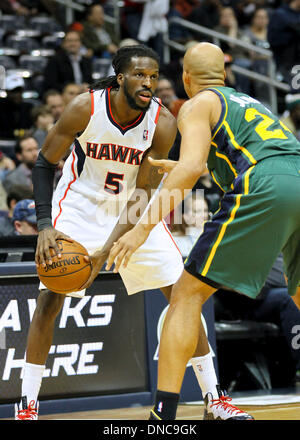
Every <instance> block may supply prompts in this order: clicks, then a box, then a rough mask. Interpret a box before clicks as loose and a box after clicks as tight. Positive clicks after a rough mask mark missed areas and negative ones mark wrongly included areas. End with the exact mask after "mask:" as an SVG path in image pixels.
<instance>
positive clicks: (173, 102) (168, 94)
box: [156, 77, 185, 118]
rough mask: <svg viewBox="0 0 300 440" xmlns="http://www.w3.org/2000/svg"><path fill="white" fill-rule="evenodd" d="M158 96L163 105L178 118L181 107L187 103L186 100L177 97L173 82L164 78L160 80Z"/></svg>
mask: <svg viewBox="0 0 300 440" xmlns="http://www.w3.org/2000/svg"><path fill="white" fill-rule="evenodd" d="M156 96H157V97H158V98H160V99H161V101H162V103H163V105H164V106H165V107H167V109H168V110H170V112H171V113H172V115H173V116H175V118H177V115H178V112H179V110H180V107H181V106H182V104H183V103H184V102H185V99H179V98H178V97H177V96H176V93H175V88H174V84H173V83H172V81H171V80H169V79H168V78H164V77H160V78H159V81H158V83H157V89H156Z"/></svg>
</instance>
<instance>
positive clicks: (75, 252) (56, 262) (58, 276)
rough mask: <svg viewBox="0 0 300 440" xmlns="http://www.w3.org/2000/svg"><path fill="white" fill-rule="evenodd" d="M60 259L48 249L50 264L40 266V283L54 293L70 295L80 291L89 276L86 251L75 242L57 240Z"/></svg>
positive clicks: (89, 264)
mask: <svg viewBox="0 0 300 440" xmlns="http://www.w3.org/2000/svg"><path fill="white" fill-rule="evenodd" d="M57 244H58V247H59V250H60V253H61V258H58V257H57V256H56V255H54V250H53V249H50V254H51V259H52V264H46V266H45V267H43V266H42V265H40V266H39V267H38V268H37V273H38V276H39V279H40V281H41V282H42V283H43V284H44V285H45V286H46V287H47V289H49V290H52V291H53V292H56V293H63V294H65V293H71V292H76V291H77V290H80V288H81V286H83V284H84V283H85V282H86V281H87V280H88V278H89V276H90V274H91V270H92V267H91V263H89V262H87V261H85V260H84V257H85V256H88V255H89V254H88V251H87V250H86V249H85V247H84V246H82V245H81V244H80V243H78V242H77V241H73V243H71V242H69V241H66V240H57Z"/></svg>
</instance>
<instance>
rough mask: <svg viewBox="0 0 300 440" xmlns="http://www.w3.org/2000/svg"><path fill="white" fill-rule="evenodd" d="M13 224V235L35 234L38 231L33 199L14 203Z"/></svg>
mask: <svg viewBox="0 0 300 440" xmlns="http://www.w3.org/2000/svg"><path fill="white" fill-rule="evenodd" d="M13 224H14V234H13V235H36V234H37V233H38V230H37V219H36V212H35V203H34V200H32V199H25V200H21V201H20V202H18V203H17V204H16V206H15V209H14V212H13Z"/></svg>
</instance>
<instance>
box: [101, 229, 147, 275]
mask: <svg viewBox="0 0 300 440" xmlns="http://www.w3.org/2000/svg"><path fill="white" fill-rule="evenodd" d="M148 235H149V232H147V231H146V230H145V229H143V228H142V227H140V225H136V226H135V227H134V228H133V229H131V231H129V232H126V234H124V235H123V236H122V237H120V238H119V240H118V241H116V242H115V243H114V245H113V247H112V248H111V250H110V253H109V256H108V259H107V264H106V268H105V270H110V268H111V266H112V265H113V264H114V263H115V267H114V272H115V273H117V272H118V271H119V268H120V267H121V265H123V267H124V268H126V267H127V265H128V262H129V260H130V258H131V256H132V254H133V253H134V252H135V251H136V250H137V249H138V248H139V247H140V246H141V245H142V244H143V243H144V242H145V241H146V240H147V238H148Z"/></svg>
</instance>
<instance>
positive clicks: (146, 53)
mask: <svg viewBox="0 0 300 440" xmlns="http://www.w3.org/2000/svg"><path fill="white" fill-rule="evenodd" d="M134 57H147V58H152V59H153V60H155V61H156V62H157V64H158V65H159V56H158V54H157V53H156V52H155V51H154V50H153V49H151V48H150V47H148V46H145V45H144V44H137V45H135V46H124V47H121V48H120V49H119V50H118V51H117V52H116V54H115V55H114V57H113V59H112V66H113V69H114V71H115V75H112V76H108V77H106V78H102V79H100V80H99V81H97V82H95V83H94V84H92V85H91V86H90V88H89V90H90V91H91V90H101V89H108V88H110V87H112V88H113V89H118V88H119V84H118V81H117V76H118V75H119V73H124V72H125V71H126V69H127V68H128V67H129V64H130V62H131V59H132V58H134Z"/></svg>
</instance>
